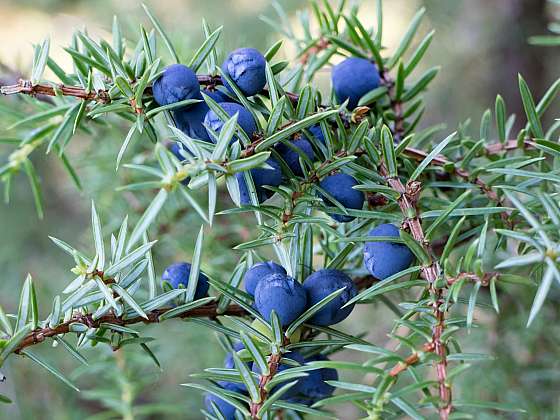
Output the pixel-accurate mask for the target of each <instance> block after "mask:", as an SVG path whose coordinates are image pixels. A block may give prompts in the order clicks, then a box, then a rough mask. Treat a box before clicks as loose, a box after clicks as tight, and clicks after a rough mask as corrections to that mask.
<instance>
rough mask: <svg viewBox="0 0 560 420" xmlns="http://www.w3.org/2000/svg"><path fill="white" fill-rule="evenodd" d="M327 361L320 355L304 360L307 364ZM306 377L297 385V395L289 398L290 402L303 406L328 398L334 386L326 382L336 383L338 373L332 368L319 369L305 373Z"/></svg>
mask: <svg viewBox="0 0 560 420" xmlns="http://www.w3.org/2000/svg"><path fill="white" fill-rule="evenodd" d="M328 360H329V359H328V358H327V357H325V356H323V355H321V354H318V355H315V356H311V357H308V358H306V359H305V363H308V362H315V361H317V362H324V361H328ZM306 373H307V376H306V377H304V378H302V379H301V380H300V382H299V384H298V389H297V392H298V393H297V394H296V396H295V397H292V398H290V402H295V403H299V404H304V405H312V404H314V403H315V402H317V401H320V400H322V399H325V398H328V397H330V396H331V395H332V394H333V392H334V386H332V385H329V384H328V383H327V381H338V373H337V371H336V369H333V368H320V369H315V370H311V371H308V372H306Z"/></svg>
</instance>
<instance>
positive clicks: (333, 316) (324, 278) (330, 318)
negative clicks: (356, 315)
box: [303, 270, 358, 326]
mask: <svg viewBox="0 0 560 420" xmlns="http://www.w3.org/2000/svg"><path fill="white" fill-rule="evenodd" d="M303 288H304V289H305V291H306V292H307V305H308V306H309V307H311V306H313V305H315V304H316V303H319V302H320V301H321V300H323V299H324V298H326V297H327V296H328V295H330V294H331V293H333V292H335V291H336V290H338V289H342V288H345V290H344V292H342V294H340V295H338V296H337V297H336V298H335V299H333V300H331V301H330V302H329V303H328V304H327V305H326V306H323V308H321V310H319V311H318V312H316V313H315V315H313V316H312V317H311V318H310V319H309V322H310V323H311V324H315V325H322V326H328V325H333V324H338V323H339V322H341V321H342V320H344V319H346V317H347V316H348V315H350V313H351V312H352V309H354V305H350V306H347V307H345V308H342V307H343V306H344V305H346V303H348V302H349V301H350V299H352V298H353V297H354V296H356V294H357V293H358V290H357V289H356V285H355V284H354V282H353V281H352V279H351V278H350V277H348V276H347V275H346V274H344V273H343V272H342V271H339V270H319V271H316V272H315V273H313V274H311V275H310V276H309V277H307V279H305V282H304V283H303Z"/></svg>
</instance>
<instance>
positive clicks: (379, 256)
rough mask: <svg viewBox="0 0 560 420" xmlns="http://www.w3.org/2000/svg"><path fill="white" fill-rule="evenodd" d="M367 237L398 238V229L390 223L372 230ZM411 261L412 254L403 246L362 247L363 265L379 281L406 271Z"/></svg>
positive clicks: (397, 244)
mask: <svg viewBox="0 0 560 420" xmlns="http://www.w3.org/2000/svg"><path fill="white" fill-rule="evenodd" d="M368 236H393V237H395V238H398V237H400V235H399V229H398V228H397V227H396V226H395V225H392V224H390V223H386V224H383V225H379V226H377V227H375V228H373V229H372V230H370V231H369V233H368ZM413 260H414V254H413V253H412V252H411V251H410V249H408V247H407V246H406V245H403V244H399V243H393V242H366V244H365V245H364V264H365V266H366V268H367V270H368V271H369V272H370V273H371V275H372V276H374V277H376V278H378V279H380V280H383V279H386V278H387V277H390V276H392V275H393V274H396V273H398V272H400V271H403V270H405V269H407V268H408V267H409V266H410V264H412V261H413Z"/></svg>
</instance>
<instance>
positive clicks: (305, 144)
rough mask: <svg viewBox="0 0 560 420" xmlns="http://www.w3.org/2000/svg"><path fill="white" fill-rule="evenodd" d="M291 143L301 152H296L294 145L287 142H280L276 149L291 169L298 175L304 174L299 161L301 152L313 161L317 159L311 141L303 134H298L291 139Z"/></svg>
mask: <svg viewBox="0 0 560 420" xmlns="http://www.w3.org/2000/svg"><path fill="white" fill-rule="evenodd" d="M289 143H290V145H291V146H293V147H295V148H297V149H298V150H299V152H296V151H295V150H294V149H293V148H292V147H290V146H289V145H288V144H286V143H279V144H277V145H276V146H275V148H276V151H277V152H278V153H279V154H280V156H282V159H284V161H285V162H286V164H287V165H288V167H289V168H290V169H291V171H292V172H293V173H294V174H295V175H297V176H302V175H303V169H302V167H301V164H300V162H299V159H300V154H301V153H303V154H305V155H306V156H307V157H308V158H309V159H310V160H311V161H313V160H314V159H315V152H314V151H313V147H312V146H311V143H310V142H309V141H308V140H307V139H306V138H305V137H304V136H302V135H300V134H298V135H296V137H295V138H294V139H293V140H291V141H290V142H289Z"/></svg>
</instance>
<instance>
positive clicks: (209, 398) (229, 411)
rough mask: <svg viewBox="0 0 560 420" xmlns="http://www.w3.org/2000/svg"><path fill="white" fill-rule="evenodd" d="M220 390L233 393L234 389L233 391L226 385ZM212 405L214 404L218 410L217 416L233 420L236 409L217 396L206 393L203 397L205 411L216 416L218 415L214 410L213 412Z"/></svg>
mask: <svg viewBox="0 0 560 420" xmlns="http://www.w3.org/2000/svg"><path fill="white" fill-rule="evenodd" d="M222 388H223V389H225V390H228V391H235V389H233V388H232V387H231V386H230V385H226V386H224V387H222ZM212 404H214V405H215V406H216V407H217V408H218V411H219V414H221V416H223V418H224V419H225V420H235V410H236V409H235V407H234V406H233V405H231V404H230V403H228V402H227V401H225V400H223V399H222V398H220V397H218V396H217V395H214V394H210V393H207V394H206V395H205V397H204V405H205V406H206V411H208V412H209V413H210V414H214V415H218V413H216V410H214V407H213V406H212Z"/></svg>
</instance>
